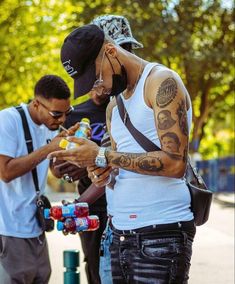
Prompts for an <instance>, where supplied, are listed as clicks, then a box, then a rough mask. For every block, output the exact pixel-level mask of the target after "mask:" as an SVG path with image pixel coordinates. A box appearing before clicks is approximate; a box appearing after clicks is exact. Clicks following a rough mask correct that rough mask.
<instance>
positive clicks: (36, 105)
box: [32, 98, 39, 109]
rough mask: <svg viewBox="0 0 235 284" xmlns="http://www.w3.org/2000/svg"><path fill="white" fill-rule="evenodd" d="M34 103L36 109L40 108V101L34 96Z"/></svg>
mask: <svg viewBox="0 0 235 284" xmlns="http://www.w3.org/2000/svg"><path fill="white" fill-rule="evenodd" d="M32 105H33V107H34V109H38V106H39V102H38V100H37V99H36V98H34V99H33V100H32Z"/></svg>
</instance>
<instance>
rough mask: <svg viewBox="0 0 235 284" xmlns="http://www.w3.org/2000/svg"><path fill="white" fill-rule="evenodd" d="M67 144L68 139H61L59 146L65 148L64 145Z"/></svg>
mask: <svg viewBox="0 0 235 284" xmlns="http://www.w3.org/2000/svg"><path fill="white" fill-rule="evenodd" d="M68 144H69V141H68V140H66V139H62V140H60V144H59V147H60V148H62V149H66V147H67V146H68Z"/></svg>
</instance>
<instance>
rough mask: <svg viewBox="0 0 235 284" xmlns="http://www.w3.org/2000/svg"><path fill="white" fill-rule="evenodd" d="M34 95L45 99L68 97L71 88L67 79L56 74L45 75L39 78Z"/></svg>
mask: <svg viewBox="0 0 235 284" xmlns="http://www.w3.org/2000/svg"><path fill="white" fill-rule="evenodd" d="M34 96H41V97H44V98H45V99H51V98H55V99H59V100H61V99H68V98H69V97H70V90H69V87H68V85H67V84H66V83H65V81H64V80H63V79H62V78H61V77H59V76H56V75H45V76H43V77H41V79H39V80H38V82H37V83H36V85H35V87H34Z"/></svg>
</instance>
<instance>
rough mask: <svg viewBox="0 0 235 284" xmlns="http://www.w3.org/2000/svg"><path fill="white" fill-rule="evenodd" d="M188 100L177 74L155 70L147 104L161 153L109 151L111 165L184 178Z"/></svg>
mask: <svg viewBox="0 0 235 284" xmlns="http://www.w3.org/2000/svg"><path fill="white" fill-rule="evenodd" d="M187 96H188V94H187V90H186V89H185V87H184V85H183V82H182V80H181V79H180V77H179V76H178V75H177V74H176V73H175V72H173V71H171V70H169V69H165V70H163V71H162V70H161V71H159V70H157V69H156V70H153V71H152V72H151V74H150V75H149V78H148V80H147V81H146V86H145V102H146V104H147V105H148V106H149V107H151V108H152V109H153V111H154V116H155V123H156V131H157V133H158V136H159V139H160V143H161V149H162V151H157V152H149V153H143V154H133V153H117V152H114V151H111V150H107V152H106V156H107V159H108V162H109V165H110V166H113V167H120V168H123V169H126V170H130V171H133V172H137V173H141V174H147V175H157V176H168V177H176V178H177V177H182V176H183V175H184V171H185V167H186V160H187V153H188V124H187V107H186V99H187Z"/></svg>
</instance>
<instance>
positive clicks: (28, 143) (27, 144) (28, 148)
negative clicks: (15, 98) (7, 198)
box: [15, 106, 40, 194]
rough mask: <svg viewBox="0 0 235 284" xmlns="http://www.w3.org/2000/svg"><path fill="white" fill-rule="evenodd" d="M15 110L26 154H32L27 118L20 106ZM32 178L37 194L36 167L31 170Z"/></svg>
mask: <svg viewBox="0 0 235 284" xmlns="http://www.w3.org/2000/svg"><path fill="white" fill-rule="evenodd" d="M15 108H16V110H17V111H18V112H19V114H20V116H21V120H22V124H23V129H24V138H25V142H26V146H27V150H28V153H29V154H30V153H32V152H33V140H32V136H31V134H30V130H29V125H28V121H27V118H26V115H25V112H24V110H23V108H22V106H16V107H15ZM32 176H33V182H34V186H35V190H36V193H37V194H39V193H40V189H39V185H38V175H37V169H36V167H35V168H34V169H32Z"/></svg>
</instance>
